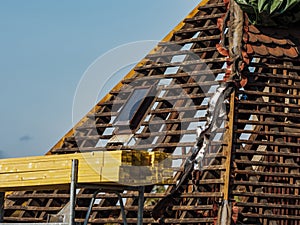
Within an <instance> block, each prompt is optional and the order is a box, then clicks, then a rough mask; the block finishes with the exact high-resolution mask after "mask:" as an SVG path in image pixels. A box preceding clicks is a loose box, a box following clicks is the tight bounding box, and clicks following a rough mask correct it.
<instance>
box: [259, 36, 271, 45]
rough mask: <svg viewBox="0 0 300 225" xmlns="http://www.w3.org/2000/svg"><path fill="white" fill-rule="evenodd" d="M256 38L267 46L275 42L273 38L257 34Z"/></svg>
mask: <svg viewBox="0 0 300 225" xmlns="http://www.w3.org/2000/svg"><path fill="white" fill-rule="evenodd" d="M256 38H257V39H258V41H260V42H262V43H265V44H271V43H272V42H273V39H272V38H271V37H269V36H267V35H264V34H257V35H256Z"/></svg>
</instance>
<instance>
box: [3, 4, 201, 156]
mask: <svg viewBox="0 0 300 225" xmlns="http://www.w3.org/2000/svg"><path fill="white" fill-rule="evenodd" d="M199 2H200V0H188V1H186V0H163V1H159V0H157V1H145V0H127V1H122V0H118V1H116V0H109V1H104V0H88V1H83V0H75V1H74V0H73V1H71V0H43V1H39V0H26V1H24V0H1V1H0V30H1V35H0V85H1V88H0V101H1V112H0V113H1V114H0V115H1V116H0V123H1V127H0V137H1V139H0V140H1V142H0V151H1V157H21V156H31V155H43V154H44V153H46V152H47V151H48V150H49V149H50V148H51V147H52V146H53V145H54V144H55V143H56V142H57V141H58V140H59V139H60V138H61V137H62V136H63V135H64V134H65V133H66V132H67V131H68V130H69V129H70V128H71V127H72V126H73V125H72V103H73V98H74V94H75V91H76V87H77V85H78V82H79V81H80V79H81V77H82V75H83V74H84V71H85V70H86V69H87V68H88V66H89V65H90V64H91V63H92V62H93V61H94V60H95V59H97V58H98V57H99V56H100V55H102V54H104V53H105V52H107V51H109V50H110V49H113V48H115V47H117V46H119V45H122V44H126V43H129V42H135V41H142V40H161V39H162V38H163V37H164V36H165V35H166V34H167V33H168V32H169V31H170V30H171V29H172V28H173V27H174V26H176V25H177V24H178V23H179V22H180V20H182V19H183V18H184V17H185V16H186V15H187V14H188V13H189V12H190V11H191V10H192V9H193V8H194V7H195V6H196V5H197V4H198V3H199ZM153 47H154V46H153ZM145 54H146V52H145ZM124 75H125V74H124ZM102 76H103V75H102ZM88 110H89V108H87V109H86V112H87V111H88Z"/></svg>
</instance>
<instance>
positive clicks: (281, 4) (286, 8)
mask: <svg viewBox="0 0 300 225" xmlns="http://www.w3.org/2000/svg"><path fill="white" fill-rule="evenodd" d="M235 1H236V2H237V3H238V4H239V5H240V7H241V8H242V9H243V10H244V11H245V12H246V13H247V14H248V16H249V19H250V21H251V22H252V23H253V24H259V25H264V26H278V25H279V26H287V25H288V24H291V23H295V22H298V21H299V20H300V0H235Z"/></svg>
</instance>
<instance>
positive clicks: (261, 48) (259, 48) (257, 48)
mask: <svg viewBox="0 0 300 225" xmlns="http://www.w3.org/2000/svg"><path fill="white" fill-rule="evenodd" d="M252 48H253V51H254V52H255V53H256V54H259V55H262V56H266V55H269V51H268V49H267V47H266V46H265V45H252Z"/></svg>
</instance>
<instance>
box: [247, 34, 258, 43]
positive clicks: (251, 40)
mask: <svg viewBox="0 0 300 225" xmlns="http://www.w3.org/2000/svg"><path fill="white" fill-rule="evenodd" d="M248 34H249V42H251V43H256V42H257V37H256V35H255V34H252V33H250V32H249V33H248Z"/></svg>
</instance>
